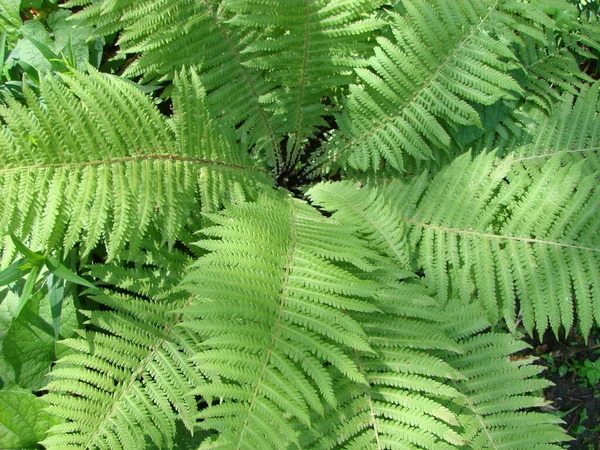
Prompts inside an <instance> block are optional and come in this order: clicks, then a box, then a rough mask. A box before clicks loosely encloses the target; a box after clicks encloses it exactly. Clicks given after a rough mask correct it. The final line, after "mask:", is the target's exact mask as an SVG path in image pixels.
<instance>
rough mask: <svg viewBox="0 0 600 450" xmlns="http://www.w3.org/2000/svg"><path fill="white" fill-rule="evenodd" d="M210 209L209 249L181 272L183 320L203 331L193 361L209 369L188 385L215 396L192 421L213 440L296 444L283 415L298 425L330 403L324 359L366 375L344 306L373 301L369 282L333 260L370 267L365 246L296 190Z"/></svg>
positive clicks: (366, 306)
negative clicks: (293, 194)
mask: <svg viewBox="0 0 600 450" xmlns="http://www.w3.org/2000/svg"><path fill="white" fill-rule="evenodd" d="M208 217H209V218H210V219H211V220H212V221H213V222H215V223H216V224H217V226H214V227H208V228H204V229H203V230H202V232H203V233H204V234H206V235H207V236H210V237H213V238H218V240H215V239H210V240H203V241H201V242H199V243H198V245H200V246H201V247H203V248H205V249H206V250H209V251H210V252H211V253H209V254H208V255H206V256H203V257H201V258H200V259H199V260H198V261H197V262H196V263H195V264H194V265H193V266H192V268H191V270H190V272H189V273H188V274H187V276H186V277H185V279H184V281H183V283H182V286H183V287H184V288H185V289H187V290H189V291H190V292H191V293H192V294H193V295H194V300H193V305H192V306H191V307H190V308H187V309H186V310H185V311H184V312H183V314H184V315H185V321H184V323H183V325H184V326H185V327H186V328H189V329H191V330H194V331H196V332H198V333H199V334H200V335H201V336H202V337H203V338H204V346H205V350H204V351H203V352H201V353H200V354H198V355H197V356H195V357H194V361H195V362H196V364H197V367H198V368H199V369H200V371H201V372H202V373H203V374H205V375H206V376H207V377H208V378H210V379H211V380H214V382H213V383H210V384H207V385H206V386H204V387H201V388H200V389H199V390H198V391H197V393H198V394H201V395H202V396H204V397H205V398H208V399H211V398H212V399H217V398H218V399H221V401H219V402H213V403H212V404H211V405H209V406H208V407H207V408H206V409H205V410H203V411H202V412H201V414H200V417H201V418H202V419H203V420H202V421H201V422H200V423H199V426H200V427H201V428H205V429H215V430H217V431H218V432H219V438H218V445H219V448H248V449H254V448H264V449H267V448H273V449H280V448H288V446H289V445H295V444H296V445H297V443H298V438H297V431H296V430H295V429H294V428H293V426H292V424H293V422H291V421H289V420H288V419H289V418H294V419H296V420H298V421H300V422H301V423H304V424H305V425H307V424H308V423H309V422H310V414H311V412H312V411H316V412H318V413H323V401H325V402H327V403H329V404H334V403H335V395H334V391H333V387H332V379H331V376H330V374H329V372H328V371H327V370H326V369H325V367H324V364H326V363H327V364H329V365H331V366H333V367H335V368H336V369H337V370H339V371H340V372H341V373H342V374H344V376H346V377H347V378H348V379H350V380H352V381H353V382H355V383H358V384H364V383H365V378H364V376H363V375H362V374H361V373H360V371H359V369H358V368H357V367H356V364H355V363H354V361H353V360H352V359H351V358H350V357H349V356H348V355H347V353H348V351H349V350H360V351H365V352H367V353H370V352H371V349H370V346H369V344H368V343H367V337H366V335H365V333H364V331H363V330H362V328H361V327H360V325H359V324H358V323H357V322H356V321H355V320H354V319H353V318H352V317H351V316H350V315H349V312H352V311H364V312H372V311H376V310H377V308H376V306H374V305H373V304H372V303H371V301H372V299H373V296H374V295H375V287H376V286H377V285H376V284H375V283H371V282H368V281H363V280H361V279H360V278H357V277H355V276H354V275H352V274H351V273H349V272H347V271H345V270H343V269H341V268H340V267H337V266H336V264H335V261H340V263H345V264H352V265H354V266H356V267H361V268H364V269H370V270H373V267H372V266H371V265H370V263H369V261H368V259H366V258H365V257H364V256H363V255H365V254H367V255H368V254H369V251H368V250H367V249H366V248H365V247H364V243H363V242H362V241H361V240H359V239H358V238H357V237H355V236H353V234H352V233H350V232H348V230H345V229H344V228H343V227H342V228H340V227H339V226H338V225H336V223H335V222H332V221H329V220H326V219H324V218H323V217H322V216H320V215H319V214H318V213H317V212H316V211H314V210H312V208H310V207H309V206H308V205H306V204H304V203H301V202H298V201H293V200H287V199H278V198H263V199H261V200H260V201H259V202H257V203H242V204H240V205H237V206H234V207H230V208H228V209H226V210H225V211H224V212H223V213H219V214H210V215H208ZM265 437H266V440H265Z"/></svg>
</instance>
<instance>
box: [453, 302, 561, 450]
mask: <svg viewBox="0 0 600 450" xmlns="http://www.w3.org/2000/svg"><path fill="white" fill-rule="evenodd" d="M476 309H477V308H476V307H475V308H473V305H467V304H465V303H462V302H460V301H456V300H454V299H453V300H452V301H450V303H449V304H448V306H447V307H446V308H445V313H446V315H445V322H444V325H443V328H445V330H446V331H447V332H448V333H449V334H450V336H451V337H453V338H455V339H457V340H458V343H459V345H460V346H461V348H462V350H463V352H462V353H460V354H457V353H452V354H448V356H447V357H443V359H444V361H446V362H447V363H448V364H450V365H451V366H452V367H453V368H455V369H456V370H457V371H458V372H459V373H461V374H462V375H463V376H464V378H463V379H460V380H456V381H453V382H452V385H453V386H454V387H455V388H456V389H457V390H458V391H459V392H460V393H461V394H463V397H456V398H455V399H453V403H454V405H453V406H450V405H448V407H449V408H450V409H451V410H453V411H455V412H456V413H457V416H458V420H459V422H460V425H461V428H462V430H461V431H462V432H461V434H462V436H463V437H464V439H465V440H466V441H467V442H468V445H467V446H466V447H461V448H467V449H472V450H486V449H498V448H503V449H504V448H505V449H511V450H521V449H525V448H527V449H548V450H553V449H554V450H559V449H561V448H563V447H562V446H561V445H560V443H561V442H564V441H568V440H569V439H570V437H569V436H568V435H567V434H566V433H565V432H564V430H562V429H561V428H560V426H559V424H562V423H563V421H562V420H560V419H559V418H558V417H556V416H554V415H552V414H548V413H542V412H539V410H538V411H536V410H535V409H537V408H539V407H543V406H545V405H546V404H547V402H546V400H544V399H543V398H542V397H541V396H539V392H540V391H541V390H542V389H544V388H545V387H547V386H548V385H549V384H550V383H549V382H548V381H546V380H544V379H542V378H539V377H538V375H539V373H540V372H541V371H542V370H543V366H540V365H535V364H532V363H533V361H534V359H533V358H532V357H522V356H519V355H518V354H517V353H518V352H519V351H521V350H523V349H525V348H527V347H528V345H527V344H525V343H524V342H522V341H519V340H517V339H515V338H514V337H513V336H511V335H510V334H502V333H494V332H490V331H487V332H484V333H480V332H479V331H483V330H480V328H481V326H482V324H481V317H482V312H483V311H479V314H478V316H475V317H469V315H470V312H472V311H474V310H476ZM485 328H487V327H485ZM456 406H460V409H457V408H456Z"/></svg>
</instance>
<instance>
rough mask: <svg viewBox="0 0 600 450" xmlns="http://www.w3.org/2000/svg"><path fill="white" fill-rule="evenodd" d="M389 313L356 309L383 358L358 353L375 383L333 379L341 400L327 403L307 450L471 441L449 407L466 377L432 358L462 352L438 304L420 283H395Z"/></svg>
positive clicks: (386, 296) (387, 300) (382, 302)
mask: <svg viewBox="0 0 600 450" xmlns="http://www.w3.org/2000/svg"><path fill="white" fill-rule="evenodd" d="M377 305H378V306H379V307H380V309H381V311H382V312H383V314H370V315H364V314H357V315H355V317H357V319H358V320H359V321H360V322H361V324H362V325H363V327H364V328H365V331H366V332H367V334H368V336H369V343H370V344H371V346H372V348H373V350H375V351H376V352H377V354H376V355H366V354H361V353H360V352H354V355H353V357H354V359H355V361H356V364H357V366H358V367H359V368H360V370H361V372H362V373H363V375H364V376H365V378H366V379H367V381H368V382H369V385H368V386H364V385H359V384H356V383H352V382H349V380H348V379H347V378H345V377H340V376H337V377H336V378H335V379H334V390H335V392H336V395H337V400H338V403H339V405H338V406H337V407H336V408H335V409H332V408H328V409H327V414H326V415H325V417H324V418H318V419H317V420H316V424H315V426H314V429H311V430H306V432H305V434H304V435H303V436H302V438H303V442H302V448H310V449H315V450H317V449H371V448H373V449H376V448H411V449H413V448H420V449H432V450H437V449H451V448H457V447H460V446H462V445H464V444H466V441H465V440H464V438H463V437H462V436H460V434H459V433H458V432H457V426H458V419H457V417H456V416H455V413H454V412H452V410H450V409H448V408H447V407H446V406H445V405H446V404H447V403H448V399H449V398H453V397H455V396H458V397H461V395H460V394H459V393H458V392H457V391H456V390H455V388H453V387H452V386H451V385H450V381H451V380H458V379H460V378H461V377H462V375H461V374H460V373H459V372H458V371H456V370H454V369H453V368H452V367H451V366H450V365H449V364H447V363H446V362H444V361H443V360H441V359H439V358H437V357H435V356H432V353H434V352H435V351H438V350H439V349H440V348H446V349H447V350H449V351H460V350H459V348H458V347H457V346H456V344H455V343H454V341H453V340H452V339H450V338H449V337H448V336H446V335H445V334H444V333H443V332H440V329H441V327H440V325H441V323H442V322H443V321H444V320H445V318H444V316H443V314H441V311H440V310H439V308H437V305H436V303H435V301H434V300H433V299H432V298H431V297H428V296H427V291H426V290H425V289H424V288H422V287H419V286H418V285H410V284H396V285H394V286H390V287H389V288H388V289H386V290H385V291H384V292H382V294H381V295H380V299H379V301H378V303H377Z"/></svg>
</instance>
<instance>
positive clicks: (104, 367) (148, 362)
mask: <svg viewBox="0 0 600 450" xmlns="http://www.w3.org/2000/svg"><path fill="white" fill-rule="evenodd" d="M141 246H142V250H143V252H141V253H140V254H137V255H136V258H134V259H133V260H132V261H128V260H127V259H120V260H119V261H118V263H115V264H109V265H95V266H92V267H91V272H90V273H91V274H92V275H93V276H96V277H98V278H99V279H100V281H99V283H101V284H103V285H106V286H107V287H106V288H104V289H102V291H101V292H100V291H98V292H95V293H93V294H92V295H90V298H91V300H93V301H94V302H96V309H93V310H84V311H81V312H82V313H83V314H85V316H87V318H88V320H87V329H86V330H83V331H81V337H80V338H71V339H66V340H63V341H61V343H62V344H64V345H66V346H67V347H68V348H69V349H70V351H69V352H67V353H66V355H65V356H63V357H62V358H61V359H59V360H58V361H57V362H56V364H55V365H54V367H53V370H52V372H51V380H52V381H50V383H49V384H48V385H47V386H46V388H45V389H47V390H48V391H49V392H48V394H46V395H45V396H44V398H45V399H46V401H47V402H48V403H49V404H50V406H49V408H48V411H49V412H50V413H51V414H53V415H55V416H57V417H61V418H63V419H66V422H65V423H64V424H60V425H57V426H55V427H53V428H52V429H51V430H50V433H49V436H48V437H47V438H46V439H45V440H44V441H43V444H44V445H45V448H48V449H57V450H58V449H75V448H77V449H81V448H95V449H110V450H115V449H123V450H135V449H144V448H146V444H147V442H146V439H149V440H150V441H151V442H153V443H154V444H155V445H156V446H157V447H158V448H171V447H172V444H173V438H174V435H175V430H176V420H181V421H183V423H184V424H185V426H186V427H187V428H188V429H189V430H193V427H194V417H195V415H196V400H195V398H194V397H193V396H190V395H189V392H191V391H192V390H193V389H194V388H197V387H198V386H199V385H201V384H202V383H203V382H204V380H203V377H202V376H201V375H200V373H199V372H197V370H196V369H195V368H194V366H193V364H192V363H190V362H189V358H190V357H191V356H193V355H194V354H195V353H196V352H197V351H198V349H199V345H200V343H199V338H198V336H197V335H196V334H194V333H193V332H190V331H189V330H186V329H183V328H178V327H176V326H175V325H176V324H177V323H178V322H179V321H180V319H181V315H180V314H178V313H174V311H175V310H176V309H179V308H182V307H184V306H185V305H186V304H187V303H188V300H187V298H186V295H184V294H182V293H180V294H174V286H175V285H176V284H177V283H178V282H179V281H180V277H181V274H182V272H183V270H184V267H185V266H186V265H187V264H188V262H189V257H187V256H186V255H184V254H182V253H178V252H177V251H176V250H168V249H166V247H164V246H163V245H161V243H160V241H159V240H156V241H154V242H151V241H150V242H148V241H144V242H143V243H142V244H141ZM127 265H129V267H128V268H127ZM124 290H126V291H127V292H124ZM98 306H102V307H101V308H98Z"/></svg>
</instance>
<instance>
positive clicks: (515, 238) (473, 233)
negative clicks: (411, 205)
mask: <svg viewBox="0 0 600 450" xmlns="http://www.w3.org/2000/svg"><path fill="white" fill-rule="evenodd" d="M402 220H404V221H405V222H408V223H410V224H412V225H415V226H417V227H420V228H429V229H432V230H438V231H443V232H445V233H454V234H462V235H470V236H477V237H480V238H489V239H498V240H502V239H504V240H507V241H520V242H526V243H528V244H544V245H553V246H555V247H566V248H570V249H575V250H584V251H588V252H600V248H593V247H584V246H582V245H572V244H564V243H562V242H554V241H546V240H543V239H535V238H524V237H518V236H504V235H501V234H493V233H482V232H479V231H468V230H461V229H459V228H450V227H441V226H438V225H431V224H428V223H424V222H418V221H416V220H414V219H411V218H409V217H403V218H402Z"/></svg>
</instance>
